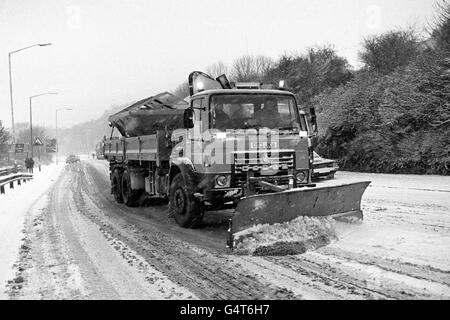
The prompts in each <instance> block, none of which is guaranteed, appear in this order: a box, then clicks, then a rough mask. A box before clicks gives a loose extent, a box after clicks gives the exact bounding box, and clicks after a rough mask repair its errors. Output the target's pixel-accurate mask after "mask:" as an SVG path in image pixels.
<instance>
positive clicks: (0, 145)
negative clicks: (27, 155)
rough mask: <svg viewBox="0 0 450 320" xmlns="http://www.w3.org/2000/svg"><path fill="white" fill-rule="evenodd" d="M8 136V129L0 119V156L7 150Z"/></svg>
mask: <svg viewBox="0 0 450 320" xmlns="http://www.w3.org/2000/svg"><path fill="white" fill-rule="evenodd" d="M10 138H11V136H10V134H9V131H8V130H7V129H6V128H5V127H4V126H3V123H2V121H1V120H0V156H1V155H4V154H5V153H6V152H7V150H8V146H7V143H8V141H9V139H10Z"/></svg>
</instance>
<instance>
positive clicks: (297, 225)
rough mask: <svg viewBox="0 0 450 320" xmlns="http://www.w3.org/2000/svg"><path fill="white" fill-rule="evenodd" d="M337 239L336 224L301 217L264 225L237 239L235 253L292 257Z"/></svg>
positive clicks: (331, 220) (329, 221) (248, 230)
mask: <svg viewBox="0 0 450 320" xmlns="http://www.w3.org/2000/svg"><path fill="white" fill-rule="evenodd" d="M334 239H337V234H336V231H335V221H334V220H333V219H332V218H326V217H298V218H296V219H294V220H292V221H289V222H284V223H276V224H273V225H269V224H260V225H256V226H254V227H252V228H249V229H246V230H243V231H241V232H238V233H236V234H235V235H234V245H235V253H237V254H248V255H258V256H262V255H273V256H276V255H292V254H301V253H304V252H306V251H307V250H314V249H316V248H318V247H322V246H324V245H327V244H328V243H330V242H331V240H334Z"/></svg>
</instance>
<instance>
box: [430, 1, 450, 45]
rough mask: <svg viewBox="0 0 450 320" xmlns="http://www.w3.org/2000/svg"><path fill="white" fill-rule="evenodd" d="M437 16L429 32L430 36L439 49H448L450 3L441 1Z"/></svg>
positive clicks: (449, 42) (449, 40)
mask: <svg viewBox="0 0 450 320" xmlns="http://www.w3.org/2000/svg"><path fill="white" fill-rule="evenodd" d="M438 8H439V11H440V12H439V14H438V16H437V18H436V22H435V25H434V28H433V31H432V32H431V36H432V38H433V39H434V40H436V41H437V44H438V46H439V47H440V48H442V49H446V50H449V49H450V3H449V2H445V0H441V2H439V3H438Z"/></svg>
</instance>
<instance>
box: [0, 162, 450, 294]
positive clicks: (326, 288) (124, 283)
mask: <svg viewBox="0 0 450 320" xmlns="http://www.w3.org/2000/svg"><path fill="white" fill-rule="evenodd" d="M57 176H58V170H56V169H55V172H54V177H57ZM336 178H337V179H341V180H346V179H359V180H372V184H371V186H370V187H369V188H368V189H367V191H366V193H365V195H364V198H363V210H364V213H365V220H364V222H363V223H362V224H359V225H348V224H340V223H339V224H338V225H337V230H338V236H339V240H337V241H334V242H333V243H331V244H330V245H328V246H326V247H322V248H320V249H318V250H316V251H311V252H307V253H305V254H302V255H296V256H284V257H253V256H237V255H231V254H229V252H227V250H226V249H225V247H224V243H225V233H226V224H224V223H222V220H221V218H220V217H215V216H214V215H210V216H209V217H207V218H206V220H205V223H204V228H202V229H196V230H190V229H182V228H179V227H178V226H177V225H176V224H174V222H173V221H171V220H170V219H169V218H168V217H167V205H166V204H155V205H154V206H151V207H145V208H129V207H126V206H124V205H119V204H117V203H115V202H114V199H113V197H112V196H111V195H110V193H109V189H110V187H109V176H108V169H107V163H106V162H103V161H93V160H91V161H83V162H82V163H81V164H74V165H71V166H67V167H65V168H64V169H63V171H62V172H61V174H60V175H59V177H58V179H57V181H53V182H52V181H51V180H52V179H47V182H46V184H44V183H42V188H40V189H39V192H37V193H35V194H33V197H30V199H27V201H23V202H21V203H20V204H18V205H17V206H13V210H16V213H15V216H14V217H15V218H14V219H12V218H11V214H10V213H9V212H8V214H4V210H3V208H4V204H5V203H8V200H7V199H6V201H5V199H4V198H0V206H1V207H0V208H2V209H0V210H1V211H0V212H1V213H2V215H1V216H0V219H1V220H0V221H1V223H0V228H1V230H0V231H2V233H1V235H0V237H1V240H2V242H1V245H0V252H1V253H2V255H1V256H0V257H1V258H2V260H1V262H0V271H1V274H0V280H1V284H2V285H3V290H0V291H4V292H5V295H6V297H9V298H12V299H24V298H32V299H55V298H56V299H123V298H131V299H197V298H200V299H242V298H248V299H256V298H263V299H264V298H265V299H415V298H422V299H450V177H437V176H414V175H407V176H403V175H399V176H397V175H378V174H362V173H348V172H339V173H338V174H337V175H336ZM54 179H55V178H54ZM36 180H37V179H36ZM52 183H54V184H53V185H52ZM27 187H28V186H27ZM17 190H19V189H17ZM23 190H25V189H23ZM38 194H39V195H38ZM31 198H33V199H34V200H33V199H31ZM9 206H10V205H9V204H8V207H9ZM20 217H21V218H20ZM23 221H25V222H23ZM22 228H23V229H24V234H21V232H20V230H22ZM3 231H4V232H5V233H3ZM21 238H23V239H22V240H21ZM6 251H9V253H8V254H5V253H4V252H6ZM14 252H15V254H16V256H15V257H14V258H15V259H12V258H11V257H12V256H13V255H14ZM17 253H18V254H17ZM6 256H8V257H9V258H8V259H5V260H4V259H3V257H6ZM14 261H16V263H15V266H14V268H12V266H13V264H14ZM6 280H12V281H11V282H10V283H9V284H6ZM17 280H18V281H17ZM4 297H5V296H4Z"/></svg>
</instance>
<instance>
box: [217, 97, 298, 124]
mask: <svg viewBox="0 0 450 320" xmlns="http://www.w3.org/2000/svg"><path fill="white" fill-rule="evenodd" d="M210 112H211V128H214V129H219V130H224V131H225V130H227V129H250V128H252V129H253V128H255V129H259V128H269V129H279V130H289V131H295V132H298V131H300V130H304V131H306V128H302V127H301V124H300V123H299V120H298V119H299V118H298V110H297V106H296V103H295V100H294V98H293V97H291V96H283V95H274V94H229V95H225V94H220V95H214V96H212V97H211V104H210Z"/></svg>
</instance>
